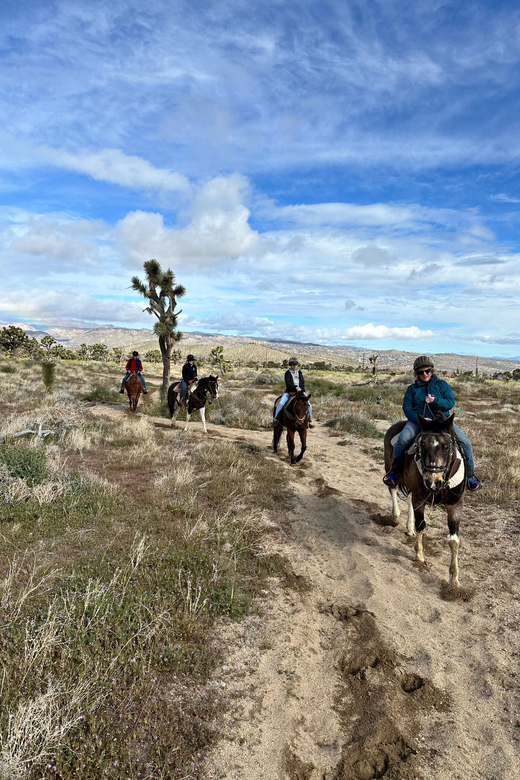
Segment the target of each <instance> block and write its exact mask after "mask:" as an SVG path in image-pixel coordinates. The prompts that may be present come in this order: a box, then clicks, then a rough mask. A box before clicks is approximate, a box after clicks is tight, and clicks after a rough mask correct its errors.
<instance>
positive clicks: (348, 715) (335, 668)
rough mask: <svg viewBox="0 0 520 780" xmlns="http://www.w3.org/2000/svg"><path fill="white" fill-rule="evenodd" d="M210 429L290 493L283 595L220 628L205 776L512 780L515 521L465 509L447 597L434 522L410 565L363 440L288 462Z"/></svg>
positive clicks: (518, 768) (281, 537) (229, 432)
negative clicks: (239, 446)
mask: <svg viewBox="0 0 520 780" xmlns="http://www.w3.org/2000/svg"><path fill="white" fill-rule="evenodd" d="M158 424H161V422H160V421H158ZM190 425H191V424H190ZM208 430H209V434H208V435H209V436H217V437H222V438H227V439H232V440H235V441H244V442H249V443H252V444H256V445H258V446H260V447H261V448H263V449H265V451H266V456H267V457H270V458H272V461H273V469H277V468H283V469H288V470H290V473H291V477H292V480H293V484H294V488H295V498H294V503H293V508H292V510H291V511H290V512H289V515H288V518H287V522H286V523H284V525H283V527H281V528H279V529H278V532H277V534H276V538H275V540H273V542H272V545H273V550H274V551H276V552H279V553H281V554H282V555H283V556H284V557H285V558H286V559H287V560H288V561H289V565H290V568H291V569H292V574H291V576H290V577H288V580H289V585H290V587H282V586H278V585H276V584H275V583H273V586H272V590H271V591H270V592H269V593H266V598H265V602H264V603H263V605H262V608H263V614H262V617H259V616H253V617H251V618H249V619H247V620H246V621H244V622H243V623H242V624H240V625H235V624H230V625H228V626H227V627H225V628H224V629H223V630H222V632H221V635H220V641H221V642H222V645H223V647H225V648H228V657H227V660H226V663H225V665H224V667H223V668H222V669H221V670H220V671H221V674H219V676H218V677H217V678H216V679H215V680H214V685H215V686H219V687H221V688H222V689H223V690H224V691H225V694H224V695H225V696H226V698H227V702H228V710H227V714H226V715H225V716H224V720H223V723H222V724H220V725H221V728H222V733H223V734H224V735H225V737H224V738H223V739H222V740H221V741H220V742H219V743H218V745H217V747H216V749H215V750H214V752H213V754H212V755H211V756H210V757H209V762H208V771H207V777H208V780H217V778H226V779H227V780H287V779H288V780H371V778H380V777H384V778H386V780H419V779H420V778H425V780H430V779H435V780H509V779H510V780H517V779H518V778H520V750H519V745H520V720H517V713H518V703H519V694H518V691H517V681H518V679H519V675H520V670H519V665H518V657H519V654H520V651H519V650H518V647H517V639H518V627H519V617H520V609H519V601H520V585H519V578H518V566H517V563H516V548H517V542H518V541H519V540H520V537H519V529H518V522H517V520H516V518H514V517H513V516H512V515H508V514H507V513H506V512H503V511H499V510H496V511H495V512H494V513H493V515H492V516H490V514H489V511H488V510H486V509H484V508H482V507H480V508H476V506H475V501H473V502H472V498H471V497H470V498H469V499H468V500H467V510H466V512H465V516H464V520H463V522H462V524H461V539H462V542H461V551H460V558H459V563H460V574H461V582H462V584H463V586H464V588H465V591H464V593H465V597H466V600H460V599H458V600H455V601H446V600H444V599H443V598H442V597H441V593H442V592H443V583H445V582H446V580H447V574H448V561H449V550H448V547H447V544H446V542H445V541H444V540H445V537H446V523H445V516H444V513H442V512H441V511H440V510H435V511H432V512H430V514H429V517H428V518H427V519H428V522H429V523H432V524H433V526H434V527H429V528H428V542H427V546H426V555H427V559H428V562H429V566H428V568H426V569H423V570H419V569H417V568H415V567H414V565H413V557H414V555H413V548H412V546H411V541H410V540H408V539H407V538H406V537H405V535H404V533H403V528H404V521H402V523H401V525H400V526H399V527H398V528H393V527H390V526H386V525H384V524H382V523H383V522H384V518H385V517H389V508H390V502H389V498H388V494H387V491H386V490H385V489H384V488H383V486H382V483H381V476H382V470H381V467H378V465H377V464H376V463H375V461H374V459H373V458H372V457H371V456H370V455H369V454H365V453H364V452H363V447H364V445H363V444H362V442H361V441H360V440H354V439H349V437H345V438H346V440H347V442H348V443H347V445H346V446H339V444H338V443H339V441H341V440H340V439H337V438H331V437H330V435H329V432H328V430H327V429H325V428H322V427H319V426H318V427H317V428H316V429H315V430H314V431H312V432H310V435H309V449H308V451H307V453H306V454H305V457H304V460H303V461H302V463H301V464H299V465H298V466H294V467H291V466H290V465H289V464H288V461H287V458H286V456H285V447H284V448H283V451H282V456H281V457H279V456H274V455H273V454H272V453H271V454H270V455H269V454H267V448H268V447H269V444H270V434H269V432H266V431H261V432H254V431H243V430H236V429H228V428H224V427H221V426H214V425H208ZM187 435H188V436H197V437H199V436H201V435H202V434H201V432H200V423H198V422H196V423H194V424H193V427H192V428H191V429H190V431H189V432H188V433H187ZM518 717H520V715H519V716H518Z"/></svg>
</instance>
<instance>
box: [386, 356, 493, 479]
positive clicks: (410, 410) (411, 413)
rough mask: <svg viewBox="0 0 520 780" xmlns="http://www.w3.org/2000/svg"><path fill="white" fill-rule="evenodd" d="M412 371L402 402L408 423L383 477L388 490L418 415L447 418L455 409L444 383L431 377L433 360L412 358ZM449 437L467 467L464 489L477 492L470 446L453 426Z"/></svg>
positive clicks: (416, 427) (412, 436)
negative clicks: (462, 456)
mask: <svg viewBox="0 0 520 780" xmlns="http://www.w3.org/2000/svg"><path fill="white" fill-rule="evenodd" d="M413 369H414V372H415V377H416V379H415V382H414V383H413V385H408V387H407V389H406V393H405V394H404V400H403V412H404V413H405V415H406V418H407V420H408V422H407V423H406V425H405V426H404V428H403V430H402V431H401V433H400V434H399V438H398V440H397V441H396V443H395V447H394V453H393V461H392V466H391V468H390V471H389V472H388V473H387V474H385V476H384V477H383V482H384V483H385V485H386V486H387V487H389V488H395V487H397V483H398V482H399V474H400V473H401V471H402V470H403V465H404V462H403V461H404V456H405V454H406V450H407V449H408V447H409V446H410V444H411V443H412V441H413V440H414V439H415V437H416V436H417V435H418V434H419V433H420V432H421V426H420V425H419V417H418V415H419V414H420V415H422V417H427V418H429V419H430V420H435V419H439V418H443V417H444V418H446V417H449V416H450V411H451V409H452V408H453V407H454V406H455V396H454V395H453V390H452V389H451V387H450V386H449V384H448V383H447V382H445V381H444V379H439V377H438V376H437V374H434V373H433V360H432V359H431V357H428V355H421V357H418V358H416V360H415V361H414V364H413ZM453 433H454V434H455V436H456V437H457V439H458V441H459V443H460V446H461V447H462V450H463V451H464V455H465V457H466V462H467V464H468V472H469V474H468V482H467V486H468V489H469V490H478V489H479V488H480V487H481V484H482V483H481V482H480V480H479V479H477V477H475V463H474V460H473V448H472V446H471V442H470V440H469V439H468V437H467V436H466V434H465V433H464V432H463V431H461V429H460V428H458V427H457V426H456V425H454V426H453Z"/></svg>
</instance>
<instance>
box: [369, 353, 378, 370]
mask: <svg viewBox="0 0 520 780" xmlns="http://www.w3.org/2000/svg"><path fill="white" fill-rule="evenodd" d="M378 358H379V355H370V357H369V358H368V360H369V362H370V363H371V364H372V373H373V374H375V373H376V363H377V360H378Z"/></svg>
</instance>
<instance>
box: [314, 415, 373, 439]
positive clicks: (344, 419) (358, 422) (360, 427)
mask: <svg viewBox="0 0 520 780" xmlns="http://www.w3.org/2000/svg"><path fill="white" fill-rule="evenodd" d="M325 425H326V426H327V427H328V428H333V429H334V430H335V431H348V432H349V433H355V434H356V435H357V436H365V437H370V438H378V439H380V438H382V437H383V434H382V433H381V432H380V431H378V430H377V428H376V426H375V425H374V423H373V422H372V421H371V420H370V418H369V417H367V415H365V414H362V413H359V412H345V413H344V414H342V415H341V416H340V417H333V418H332V419H330V420H328V421H327V422H326V423H325Z"/></svg>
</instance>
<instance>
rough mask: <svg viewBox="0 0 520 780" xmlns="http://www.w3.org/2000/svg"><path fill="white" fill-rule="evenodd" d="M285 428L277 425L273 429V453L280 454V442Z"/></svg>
mask: <svg viewBox="0 0 520 780" xmlns="http://www.w3.org/2000/svg"><path fill="white" fill-rule="evenodd" d="M282 431H283V426H282V425H280V423H275V426H274V428H273V452H278V442H279V441H280V437H281V435H282Z"/></svg>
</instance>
